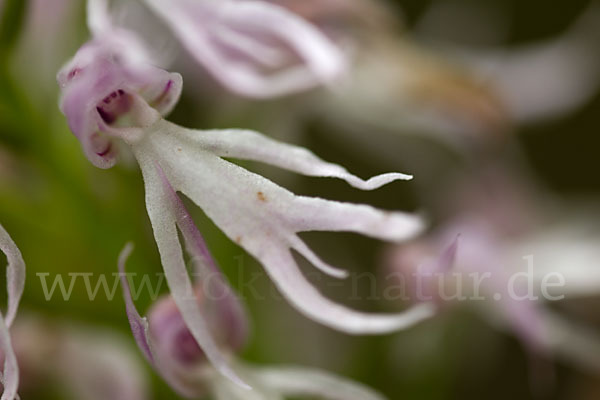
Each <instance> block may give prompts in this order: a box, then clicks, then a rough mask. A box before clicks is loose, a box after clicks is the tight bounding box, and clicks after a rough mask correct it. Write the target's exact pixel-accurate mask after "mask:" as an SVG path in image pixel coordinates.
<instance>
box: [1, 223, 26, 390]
mask: <svg viewBox="0 0 600 400" xmlns="http://www.w3.org/2000/svg"><path fill="white" fill-rule="evenodd" d="M0 250H2V252H3V253H4V254H5V255H6V258H7V260H8V266H7V268H6V280H7V291H8V311H7V313H6V318H4V317H3V316H2V314H0V350H1V351H2V353H3V354H4V368H3V372H2V376H1V380H2V385H3V386H4V391H3V393H2V397H1V398H0V400H13V399H15V398H18V395H17V389H18V387H19V365H18V364H17V357H16V356H15V352H14V350H13V346H12V342H11V338H10V332H9V328H10V326H11V325H12V323H13V321H14V319H15V316H16V314H17V308H18V307H19V301H20V300H21V295H22V294H23V288H24V287H25V262H24V261H23V257H22V256H21V252H20V251H19V249H18V248H17V245H16V244H15V242H13V240H12V239H11V237H10V236H9V235H8V232H6V230H5V229H4V227H2V225H0Z"/></svg>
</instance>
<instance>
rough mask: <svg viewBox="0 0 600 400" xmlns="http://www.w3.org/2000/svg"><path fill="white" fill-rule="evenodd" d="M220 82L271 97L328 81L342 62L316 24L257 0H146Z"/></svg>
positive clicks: (248, 93)
mask: <svg viewBox="0 0 600 400" xmlns="http://www.w3.org/2000/svg"><path fill="white" fill-rule="evenodd" d="M146 2H147V3H148V5H149V6H150V7H151V8H152V9H153V10H154V11H155V12H156V14H157V15H159V16H160V17H161V18H163V19H164V20H165V21H166V22H167V24H169V25H170V27H171V29H172V30H173V32H174V33H175V34H176V35H177V36H178V37H179V39H180V40H181V41H182V43H183V44H184V46H185V47H186V48H187V50H188V51H189V52H190V53H191V54H192V55H193V56H194V57H195V58H196V60H197V61H198V62H199V63H201V64H202V65H204V66H205V67H206V69H207V70H208V71H209V72H210V73H211V74H212V75H213V76H214V78H215V79H217V80H218V81H219V82H220V83H221V84H222V85H223V86H225V87H227V88H228V89H230V90H231V91H233V92H236V93H238V94H241V95H245V96H250V97H258V98H265V97H273V96H280V95H285V94H289V93H293V92H297V91H302V90H306V89H309V88H312V87H315V86H317V85H319V84H323V83H328V82H330V81H332V80H333V79H335V78H336V77H338V76H339V75H340V73H341V72H343V70H344V68H345V60H344V57H343V54H342V53H341V51H340V50H339V49H338V48H337V47H336V46H335V45H334V44H333V43H332V42H331V41H330V40H329V39H328V38H327V37H326V36H325V35H323V34H322V33H321V32H320V31H319V30H318V29H317V28H316V27H314V26H312V25H311V24H309V23H308V22H306V21H304V20H303V19H301V18H300V17H298V16H296V15H294V14H293V13H290V12H289V11H287V10H285V9H284V8H282V7H279V6H277V5H273V4H269V3H265V2H261V1H220V2H210V1H208V2H207V1H197V2H194V1H189V0H177V1H171V2H169V3H168V4H167V3H165V2H163V1H160V0H146Z"/></svg>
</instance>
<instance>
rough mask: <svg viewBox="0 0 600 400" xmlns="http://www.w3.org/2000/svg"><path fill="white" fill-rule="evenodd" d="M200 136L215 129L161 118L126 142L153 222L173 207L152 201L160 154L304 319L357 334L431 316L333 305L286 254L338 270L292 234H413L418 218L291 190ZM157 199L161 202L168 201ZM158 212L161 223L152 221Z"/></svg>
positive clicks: (172, 175)
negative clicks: (183, 125) (137, 166)
mask: <svg viewBox="0 0 600 400" xmlns="http://www.w3.org/2000/svg"><path fill="white" fill-rule="evenodd" d="M207 135H214V136H215V137H217V138H218V137H219V133H217V132H209V133H207V132H198V131H192V130H188V129H184V128H180V127H178V126H176V125H174V124H171V123H169V122H167V121H160V122H158V123H157V124H155V126H154V127H153V129H152V130H151V131H149V132H147V134H146V136H145V137H144V140H142V141H141V142H140V143H139V144H137V145H136V146H134V147H133V150H134V153H135V155H136V157H137V159H138V162H139V163H140V166H141V168H142V171H143V173H144V177H145V182H146V188H147V191H148V194H147V204H148V210H149V213H150V214H151V215H152V217H151V219H153V224H154V225H155V227H157V226H162V225H165V224H167V223H168V222H167V218H168V219H169V220H170V219H171V218H172V217H170V216H168V213H169V212H172V211H170V210H164V209H163V210H159V209H158V207H157V198H160V196H165V194H164V188H163V187H161V186H164V184H162V183H161V182H157V181H156V178H154V175H155V172H154V169H155V168H156V167H155V163H156V162H157V161H156V160H159V161H158V162H159V164H160V166H161V167H162V169H163V170H164V173H165V176H166V177H167V179H168V181H169V182H170V184H171V185H172V187H173V189H174V190H177V191H181V192H182V193H183V194H185V195H186V196H188V197H189V198H191V199H192V200H193V201H194V202H195V203H196V204H197V205H198V206H200V207H201V208H202V209H203V210H204V212H205V213H206V214H207V215H208V216H209V218H211V219H212V220H213V221H214V222H215V224H216V225H217V226H219V227H220V228H221V229H222V230H223V232H225V234H226V235H227V236H228V237H229V238H230V239H232V240H233V241H235V242H237V243H238V244H239V245H240V246H242V247H243V248H244V249H245V250H246V251H248V252H249V253H250V254H252V255H253V256H254V257H256V258H257V259H258V260H259V261H261V263H262V264H263V265H264V267H265V269H266V270H267V272H268V273H269V274H270V276H271V277H272V279H273V280H274V282H275V284H276V285H277V286H278V288H279V289H280V290H281V292H282V293H283V294H284V295H285V296H286V297H287V298H288V300H289V301H290V302H291V303H292V304H293V305H294V306H295V307H296V308H298V309H299V310H300V311H301V312H303V313H304V314H305V315H307V316H309V317H310V318H312V319H314V320H316V321H319V322H321V323H323V324H325V325H327V326H330V327H333V328H336V329H339V330H342V331H345V332H349V333H354V334H360V333H381V332H389V331H392V330H396V329H402V328H405V327H407V326H410V325H411V324H414V323H416V322H418V321H420V320H422V319H424V318H427V317H428V316H430V315H431V312H432V306H430V305H420V306H418V307H417V308H415V309H412V310H409V311H407V312H406V313H400V314H389V315H387V314H373V315H372V314H366V313H359V312H355V311H353V310H350V309H347V308H345V307H343V306H341V305H338V304H335V303H334V302H332V301H330V300H328V299H326V298H325V297H323V296H322V295H321V294H320V293H319V292H318V291H317V290H316V289H315V288H314V287H313V286H312V285H311V284H310V283H309V282H308V281H307V280H306V278H305V277H304V276H303V275H302V273H301V272H300V270H299V267H298V265H297V264H296V261H295V260H294V258H293V257H292V253H291V250H292V249H296V250H297V251H299V252H300V253H302V254H303V255H304V256H306V257H307V258H308V259H309V260H310V261H311V262H313V263H315V264H316V265H317V266H319V267H321V269H323V270H325V271H326V272H330V273H333V274H337V273H339V270H335V269H333V268H330V267H329V266H326V264H325V263H323V262H321V261H320V260H319V259H318V258H317V257H316V256H315V255H314V254H313V253H312V252H310V250H308V249H307V248H306V246H305V245H304V243H303V242H302V241H301V239H300V238H299V237H298V235H297V233H298V232H302V231H311V230H333V231H353V232H358V233H361V234H364V235H369V236H373V237H375V238H380V239H383V240H392V241H396V240H402V239H406V238H409V237H411V236H414V235H416V234H418V233H419V232H420V231H421V229H422V226H423V223H422V221H421V219H420V218H418V217H417V216H414V215H409V214H405V213H396V212H384V211H381V210H377V209H375V208H373V207H369V206H365V205H355V204H347V203H339V202H335V201H328V200H323V199H316V198H308V197H302V196H295V195H294V194H293V193H291V192H289V191H287V190H285V189H283V188H281V187H279V186H277V185H275V184H274V183H273V182H271V181H269V180H267V179H265V178H263V177H261V176H259V175H256V174H254V173H251V172H249V171H247V170H245V169H243V168H241V167H239V166H237V165H235V164H232V163H230V162H228V161H226V160H224V159H222V158H220V157H219V156H218V153H219V152H217V154H214V153H213V152H212V150H213V149H214V146H213V144H214V141H211V140H207V141H204V140H202V139H199V138H204V137H206V136H207ZM225 153H226V152H225ZM232 153H233V151H232V152H230V153H226V154H232ZM267 161H268V160H267ZM302 168H304V167H302ZM356 179H357V180H358V178H356ZM160 203H167V199H162V200H160ZM165 215H166V216H165ZM159 218H163V221H161V222H154V221H156V220H158V219H159ZM169 224H172V222H170V223H169ZM155 229H156V228H155ZM169 229H172V231H171V232H170V233H169V235H171V236H170V239H169V240H173V241H174V242H175V241H176V239H177V238H176V231H175V227H174V226H173V227H172V228H169ZM162 231H164V229H162ZM161 233H162V232H161ZM157 239H160V237H157ZM163 240H167V239H166V238H164V239H163ZM159 246H160V243H159ZM173 246H175V243H174V244H173ZM177 253H180V250H179V249H178V250H177ZM174 257H180V255H179V254H174V255H171V256H170V257H169V258H168V259H167V258H165V260H163V262H165V261H167V260H171V262H172V260H173V259H174ZM182 268H183V267H182ZM340 275H341V274H340Z"/></svg>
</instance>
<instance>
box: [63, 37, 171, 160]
mask: <svg viewBox="0 0 600 400" xmlns="http://www.w3.org/2000/svg"><path fill="white" fill-rule="evenodd" d="M125 50H126V49H125V48H124V47H123V46H120V45H119V42H118V41H116V40H115V39H114V38H107V39H94V40H92V41H90V42H88V43H86V44H84V45H83V46H82V47H81V49H80V50H79V51H78V52H77V53H76V54H75V56H74V57H73V59H72V60H71V61H70V62H69V63H67V64H66V65H65V66H64V67H63V68H62V69H61V71H60V72H59V73H58V75H57V81H58V84H59V86H60V88H61V91H62V97H61V101H60V108H61V111H62V112H63V114H65V116H66V117H67V120H68V123H69V128H70V129H71V131H72V132H73V134H74V135H75V136H76V137H77V138H78V139H79V140H80V141H81V144H82V147H83V150H84V152H85V154H86V156H87V157H88V159H89V160H90V161H91V162H92V163H93V164H94V165H96V166H98V167H100V168H110V167H112V166H113V165H114V164H115V162H116V156H117V152H116V146H114V145H113V144H112V140H113V139H114V138H113V136H115V133H116V131H115V130H114V129H111V128H114V125H115V123H116V122H117V120H118V119H119V117H121V116H124V115H126V114H127V113H129V111H130V110H131V108H132V103H133V101H132V97H133V96H140V97H141V99H142V100H143V101H145V102H147V103H148V104H149V105H150V106H151V107H152V108H154V109H155V110H156V111H158V112H159V113H160V114H161V115H163V116H164V115H166V114H167V113H169V112H170V111H171V109H172V108H173V107H174V106H175V104H176V103H177V101H178V99H179V96H180V94H181V86H182V79H181V76H180V75H179V74H173V73H169V72H167V71H165V70H162V69H160V68H157V67H155V66H153V65H151V64H150V63H149V62H147V61H146V62H144V61H143V60H142V59H140V58H139V57H136V56H131V55H129V54H127V52H126V51H125Z"/></svg>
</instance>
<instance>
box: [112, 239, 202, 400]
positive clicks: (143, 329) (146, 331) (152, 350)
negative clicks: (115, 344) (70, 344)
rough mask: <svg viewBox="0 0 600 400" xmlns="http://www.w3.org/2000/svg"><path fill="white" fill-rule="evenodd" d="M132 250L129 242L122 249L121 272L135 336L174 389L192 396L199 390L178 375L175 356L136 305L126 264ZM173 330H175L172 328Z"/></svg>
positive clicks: (146, 355)
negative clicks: (154, 334) (156, 338)
mask: <svg viewBox="0 0 600 400" xmlns="http://www.w3.org/2000/svg"><path fill="white" fill-rule="evenodd" d="M132 250H133V245H132V244H131V243H128V244H127V245H126V246H125V247H124V248H123V250H122V251H121V254H119V273H120V275H121V287H122V288H123V298H124V300H125V309H126V312H127V318H128V320H129V326H130V327H131V332H132V333H133V337H134V339H135V341H136V343H137V345H138V347H139V349H140V350H141V352H142V354H143V355H144V357H145V358H146V360H147V361H148V362H149V363H150V365H152V366H153V367H154V369H156V371H157V372H158V373H159V374H160V375H161V376H162V377H163V378H164V379H165V381H166V382H167V383H168V384H169V385H170V386H171V387H172V388H173V390H175V391H176V392H178V393H179V394H181V395H183V396H185V397H188V398H192V397H194V396H196V395H197V394H198V391H197V390H195V389H194V388H190V387H189V385H187V384H186V383H185V382H183V381H182V380H181V379H179V378H178V377H177V371H176V368H177V366H176V365H174V362H173V360H171V358H172V357H173V356H172V355H171V354H169V352H168V351H167V350H165V349H164V348H162V347H161V346H160V343H158V344H157V343H156V340H155V339H154V337H153V336H152V333H151V331H150V324H149V322H148V319H147V318H146V317H142V316H141V315H140V314H139V312H138V311H137V308H136V307H135V304H134V302H133V299H132V297H131V290H130V288H129V281H128V280H127V276H126V273H125V264H126V262H127V258H129V255H130V254H131V252H132ZM171 328H174V327H171ZM175 328H179V327H175ZM171 332H175V331H174V330H173V329H171ZM163 339H164V338H163Z"/></svg>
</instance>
